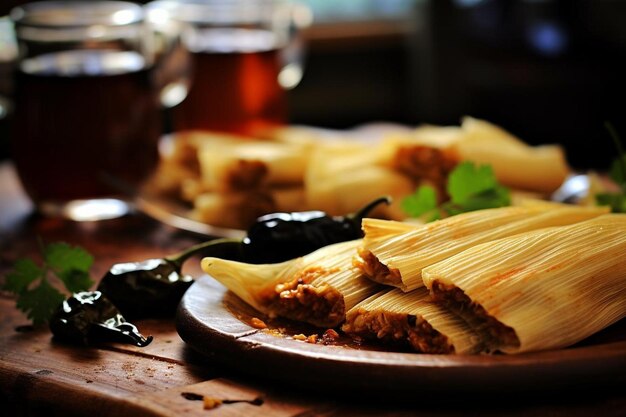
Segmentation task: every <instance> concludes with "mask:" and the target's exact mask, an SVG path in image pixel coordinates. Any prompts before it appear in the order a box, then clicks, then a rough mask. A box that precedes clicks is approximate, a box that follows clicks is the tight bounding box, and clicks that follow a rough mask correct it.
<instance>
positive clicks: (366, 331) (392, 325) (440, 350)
mask: <svg viewBox="0 0 626 417" xmlns="http://www.w3.org/2000/svg"><path fill="white" fill-rule="evenodd" d="M342 330H343V331H344V332H346V333H347V334H350V335H352V336H358V337H361V338H363V339H373V340H376V339H377V340H380V341H382V342H384V343H387V344H392V345H400V346H408V347H410V348H411V349H413V350H415V351H416V352H420V353H435V354H444V353H445V354H448V353H454V346H453V345H452V344H451V343H450V342H449V341H448V338H447V337H446V336H444V335H442V334H441V333H439V332H438V331H437V330H435V329H433V328H432V326H431V325H430V324H429V323H428V322H426V321H425V320H424V319H423V318H421V317H417V316H414V315H411V314H401V313H390V312H385V311H380V310H378V311H367V310H364V309H359V310H358V312H357V313H356V314H353V315H351V316H350V317H348V318H347V319H346V323H345V324H344V325H343V327H342Z"/></svg>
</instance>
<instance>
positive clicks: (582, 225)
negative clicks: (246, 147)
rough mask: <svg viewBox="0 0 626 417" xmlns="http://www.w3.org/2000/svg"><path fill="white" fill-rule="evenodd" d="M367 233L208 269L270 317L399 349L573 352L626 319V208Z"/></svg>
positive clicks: (536, 206)
mask: <svg viewBox="0 0 626 417" xmlns="http://www.w3.org/2000/svg"><path fill="white" fill-rule="evenodd" d="M363 231H364V233H365V236H364V238H363V239H359V240H355V241H350V242H344V243H338V244H335V245H331V246H328V247H325V248H322V249H320V250H318V251H316V252H313V253H311V254H309V255H306V256H303V257H301V258H297V259H293V260H290V261H287V262H283V263H280V264H268V265H249V264H244V263H237V262H232V261H226V260H222V259H218V258H205V259H203V260H202V268H203V270H204V271H205V272H206V273H207V274H209V275H210V276H212V277H213V278H215V279H216V280H218V281H220V282H221V283H222V284H224V285H225V286H226V287H227V288H228V289H229V290H231V291H232V292H234V293H235V294H236V295H238V296H239V297H240V298H241V299H243V300H244V301H245V302H247V303H248V304H250V305H251V306H253V307H254V308H256V309H257V310H258V311H259V312H261V313H263V314H265V315H266V317H285V318H289V319H292V320H297V321H301V322H305V323H309V324H311V325H314V326H317V327H320V328H335V329H340V330H341V331H343V332H344V333H345V334H347V335H350V336H352V337H353V338H355V339H358V340H372V341H375V343H377V344H380V345H382V346H388V347H389V349H393V350H397V349H403V350H404V349H410V350H413V351H415V352H420V353H437V354H453V353H456V354H478V353H520V352H529V351H540V350H547V349H556V348H563V347H567V346H571V345H573V344H575V343H577V342H579V341H581V340H583V339H585V338H587V337H589V336H590V335H592V334H594V333H596V332H598V331H600V330H602V329H604V328H606V327H607V326H609V325H611V324H613V323H615V322H617V321H619V320H621V319H622V318H624V317H625V316H626V256H624V255H625V254H626V215H625V214H610V213H608V209H606V208H604V207H582V206H570V205H564V204H556V203H543V202H534V201H530V202H528V203H526V204H522V205H519V206H515V207H504V208H496V209H486V210H479V211H474V212H469V213H464V214H459V215H456V216H453V217H449V218H446V219H443V220H437V221H434V222H431V223H426V224H409V223H402V222H397V221H393V220H380V219H364V221H363Z"/></svg>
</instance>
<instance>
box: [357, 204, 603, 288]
mask: <svg viewBox="0 0 626 417" xmlns="http://www.w3.org/2000/svg"><path fill="white" fill-rule="evenodd" d="M608 210H609V209H608V208H607V207H579V206H568V205H564V204H556V203H550V204H538V203H531V204H528V205H526V206H520V207H502V208H496V209H485V210H478V211H473V212H469V213H463V214H459V215H456V216H452V217H448V218H446V219H443V220H439V221H435V222H432V223H427V224H424V225H422V226H419V227H416V228H415V229H414V230H412V231H409V232H406V233H401V234H394V235H393V236H391V237H390V238H388V239H383V238H381V237H380V233H379V232H378V231H376V230H375V227H376V225H377V224H380V222H370V221H369V220H368V219H364V220H363V230H364V232H365V238H364V240H363V247H362V248H360V249H359V255H360V259H359V261H358V265H359V267H360V268H362V270H363V271H364V273H365V274H366V275H367V276H368V277H369V278H370V279H373V280H375V281H377V282H380V283H382V284H386V285H392V286H396V287H398V288H401V289H402V290H404V291H411V290H413V289H415V288H418V287H421V286H423V282H422V269H423V268H426V267H427V266H429V265H432V264H434V263H436V262H438V261H441V260H443V259H446V258H448V257H450V256H452V255H455V254H457V253H459V252H461V251H463V250H465V249H468V248H470V247H472V246H475V245H477V244H479V243H483V242H488V241H491V240H495V239H499V238H503V237H506V236H512V235H514V234H517V233H522V232H526V231H529V230H534V229H539V228H544V227H549V226H559V225H566V224H571V223H576V222H579V221H583V220H587V219H590V218H593V217H597V216H600V215H602V214H605V213H607V212H608ZM370 235H373V236H376V238H375V239H370V238H369V237H368V236H370Z"/></svg>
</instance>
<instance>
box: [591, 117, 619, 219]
mask: <svg viewBox="0 0 626 417" xmlns="http://www.w3.org/2000/svg"><path fill="white" fill-rule="evenodd" d="M606 128H607V130H608V131H609V134H610V135H611V139H613V143H614V144H615V149H616V150H617V157H616V158H615V159H614V160H613V163H612V164H611V167H610V169H609V177H610V178H611V179H612V180H613V181H614V182H615V183H616V184H617V185H618V186H619V188H620V190H619V191H618V192H614V193H598V194H596V195H595V198H596V204H598V205H600V206H609V207H611V212H613V213H626V151H624V147H623V146H622V142H621V140H620V137H619V135H618V134H617V131H616V130H615V128H614V127H613V125H611V124H610V123H606Z"/></svg>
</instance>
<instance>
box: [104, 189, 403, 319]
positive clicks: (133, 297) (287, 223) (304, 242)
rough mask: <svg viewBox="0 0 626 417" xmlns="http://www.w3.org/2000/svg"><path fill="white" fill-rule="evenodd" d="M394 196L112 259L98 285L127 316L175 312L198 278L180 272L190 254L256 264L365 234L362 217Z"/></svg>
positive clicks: (265, 219) (280, 216)
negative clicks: (140, 256)
mask: <svg viewBox="0 0 626 417" xmlns="http://www.w3.org/2000/svg"><path fill="white" fill-rule="evenodd" d="M390 202H391V200H390V198H389V197H381V198H378V199H376V200H374V201H372V202H371V203H369V204H367V205H366V206H365V207H363V208H362V209H360V210H359V211H357V212H355V213H353V214H348V215H346V216H329V215H327V214H325V213H324V212H321V211H307V212H294V213H273V214H268V215H265V216H261V217H259V218H258V219H257V222H256V223H255V224H254V225H252V226H251V227H250V228H249V229H248V232H247V236H246V237H245V238H243V239H226V238H224V239H215V240H210V241H207V242H203V243H200V244H198V245H195V246H192V247H191V248H189V249H187V250H185V251H184V252H181V253H178V254H175V255H172V256H169V257H166V258H162V259H148V260H145V261H141V262H128V263H120V264H116V265H113V267H111V269H110V270H109V271H108V272H107V274H106V275H105V276H104V277H103V278H102V280H101V281H100V284H99V286H98V290H99V291H101V292H102V293H103V294H105V295H106V296H107V297H108V298H109V299H110V300H111V301H112V302H113V304H115V305H116V306H117V307H118V308H119V309H120V311H121V312H122V314H124V315H125V316H127V317H130V318H147V317H171V316H173V315H174V313H175V311H176V307H177V306H178V303H179V301H180V299H181V298H182V296H183V294H184V293H185V291H187V289H188V288H189V286H191V284H192V283H193V281H194V280H193V278H192V277H191V276H189V275H184V274H183V273H182V272H181V270H182V266H183V263H184V262H185V261H186V260H187V259H189V258H190V257H191V256H194V255H196V254H202V255H203V256H214V257H221V258H224V259H230V260H236V261H241V262H247V263H257V264H260V263H275V262H282V261H286V260H288V259H293V258H296V257H298V256H303V255H306V254H308V253H311V252H313V251H314V250H316V249H319V248H321V247H324V246H327V245H330V244H333V243H339V242H344V241H348V240H353V239H358V238H360V237H362V236H363V232H362V230H361V220H362V219H363V218H364V217H365V216H367V215H368V214H369V213H370V212H371V211H372V210H373V209H374V208H375V207H377V206H378V205H380V204H381V203H387V204H389V203H390Z"/></svg>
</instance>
